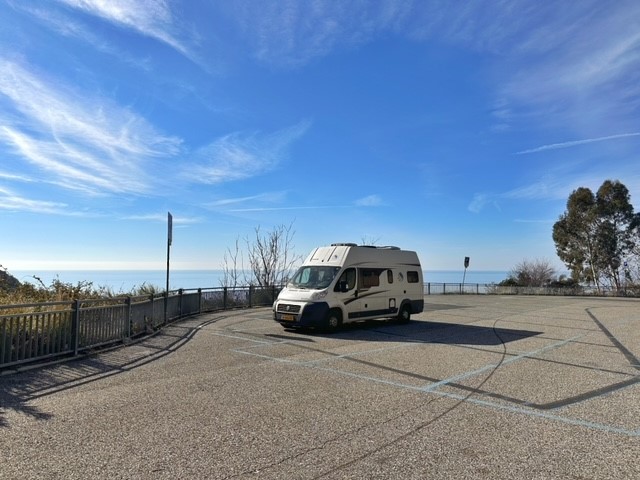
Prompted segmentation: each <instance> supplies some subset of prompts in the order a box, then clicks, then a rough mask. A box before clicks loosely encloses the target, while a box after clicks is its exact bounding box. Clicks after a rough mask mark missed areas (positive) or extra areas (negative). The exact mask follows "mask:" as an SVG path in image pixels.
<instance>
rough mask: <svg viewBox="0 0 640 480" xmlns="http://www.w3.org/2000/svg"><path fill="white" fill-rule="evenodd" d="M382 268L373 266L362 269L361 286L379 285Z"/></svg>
mask: <svg viewBox="0 0 640 480" xmlns="http://www.w3.org/2000/svg"><path fill="white" fill-rule="evenodd" d="M381 273H382V270H380V269H375V270H374V269H372V268H362V269H360V285H361V288H370V287H379V286H380V274H381Z"/></svg>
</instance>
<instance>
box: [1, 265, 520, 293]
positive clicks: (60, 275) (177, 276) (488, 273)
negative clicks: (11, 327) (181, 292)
mask: <svg viewBox="0 0 640 480" xmlns="http://www.w3.org/2000/svg"><path fill="white" fill-rule="evenodd" d="M10 273H11V274H12V275H13V276H14V277H16V278H17V279H18V280H19V281H20V282H29V283H33V284H35V285H37V284H38V281H37V280H35V279H34V278H33V276H34V275H36V276H37V277H38V278H40V280H41V281H42V283H43V284H44V285H45V286H49V285H51V282H52V281H54V280H55V279H59V280H60V281H61V282H64V283H71V284H73V285H75V284H77V283H78V282H92V283H93V286H94V287H108V288H110V289H111V290H112V291H113V292H114V293H118V292H129V291H131V290H133V289H134V288H136V287H140V286H142V285H143V284H144V285H153V286H156V287H159V288H160V289H164V286H165V283H166V271H164V270H41V271H33V270H17V271H12V272H10ZM508 275H509V272H507V271H501V270H470V269H469V270H467V272H466V275H465V274H464V271H463V270H425V271H424V281H425V283H462V281H463V278H464V282H465V283H469V284H471V283H480V284H485V283H499V282H501V281H502V280H505V279H506V278H507V277H508ZM223 278H224V273H223V271H222V270H171V271H170V272H169V283H170V286H169V288H170V289H172V290H175V289H179V288H184V289H192V288H210V287H220V286H222V283H221V281H222V279H223Z"/></svg>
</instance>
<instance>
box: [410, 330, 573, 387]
mask: <svg viewBox="0 0 640 480" xmlns="http://www.w3.org/2000/svg"><path fill="white" fill-rule="evenodd" d="M584 336H585V334H580V335H576V336H575V337H571V338H568V339H566V340H562V341H560V342H557V343H552V344H551V345H546V346H544V347H542V348H539V349H537V350H533V351H531V352H525V353H521V354H519V355H517V356H515V357H511V358H508V359H507V360H504V361H503V362H501V363H500V364H497V363H495V364H488V365H485V366H484V367H482V368H479V369H477V370H471V371H469V372H466V373H461V374H460V375H456V376H454V377H449V378H445V379H444V380H440V381H439V382H436V383H431V384H429V385H427V386H425V387H422V389H421V390H422V391H423V392H432V391H435V390H438V389H439V388H440V387H443V386H445V385H448V384H451V383H458V382H460V381H461V380H466V379H467V378H471V377H474V376H476V375H480V374H481V373H485V372H488V371H491V370H494V369H495V368H497V367H498V366H503V365H508V364H510V363H514V362H518V361H520V360H524V359H526V358H531V357H535V356H536V355H540V354H541V353H544V352H547V351H549V350H555V349H556V348H560V347H562V346H564V345H567V344H568V343H572V342H575V341H576V340H578V339H580V338H582V337H584Z"/></svg>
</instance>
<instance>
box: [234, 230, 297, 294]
mask: <svg viewBox="0 0 640 480" xmlns="http://www.w3.org/2000/svg"><path fill="white" fill-rule="evenodd" d="M254 235H255V236H254V237H252V238H250V237H249V236H247V237H245V239H244V243H245V246H246V258H247V262H248V269H247V270H245V268H244V258H245V256H244V255H243V253H242V252H241V250H240V240H239V239H236V243H235V250H231V249H227V252H226V253H225V255H224V263H223V265H222V269H223V281H224V284H225V285H224V286H232V287H235V286H237V285H238V284H239V281H240V280H239V279H240V276H241V275H242V276H244V281H245V283H246V284H249V285H257V286H260V287H270V286H274V285H282V284H284V283H286V281H287V280H288V278H289V277H290V276H291V274H292V273H293V268H294V265H295V264H296V263H298V262H299V261H300V260H301V257H300V256H299V255H296V254H295V253H294V252H293V250H294V245H293V237H294V235H295V232H294V231H293V224H289V225H288V226H287V225H278V226H276V227H274V229H273V230H272V231H270V232H266V233H263V232H262V230H261V228H260V227H259V226H258V227H256V228H255V230H254Z"/></svg>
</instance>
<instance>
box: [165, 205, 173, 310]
mask: <svg viewBox="0 0 640 480" xmlns="http://www.w3.org/2000/svg"><path fill="white" fill-rule="evenodd" d="M172 240H173V217H172V216H171V212H167V287H166V289H165V292H164V322H165V323H167V308H168V306H169V256H170V253H171V241H172Z"/></svg>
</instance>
